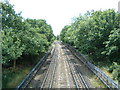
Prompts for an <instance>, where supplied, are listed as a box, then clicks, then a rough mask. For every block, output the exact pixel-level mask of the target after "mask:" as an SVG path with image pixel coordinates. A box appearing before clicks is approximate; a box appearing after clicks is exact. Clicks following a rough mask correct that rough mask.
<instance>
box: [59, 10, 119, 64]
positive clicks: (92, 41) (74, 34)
mask: <svg viewBox="0 0 120 90" xmlns="http://www.w3.org/2000/svg"><path fill="white" fill-rule="evenodd" d="M60 38H61V40H62V41H63V42H66V43H69V44H71V45H73V46H74V47H75V48H77V49H78V50H79V51H81V52H82V53H84V54H88V55H89V56H91V57H92V59H93V60H94V61H103V60H108V61H109V62H113V61H114V62H117V63H119V64H120V55H119V54H120V14H118V13H116V12H115V11H114V10H113V9H109V10H105V11H92V12H87V13H86V14H85V15H83V16H82V15H80V16H79V17H76V18H75V19H74V22H73V23H72V24H71V25H69V26H68V25H67V26H65V27H64V28H63V29H62V31H61V34H60Z"/></svg>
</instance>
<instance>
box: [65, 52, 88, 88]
mask: <svg viewBox="0 0 120 90" xmlns="http://www.w3.org/2000/svg"><path fill="white" fill-rule="evenodd" d="M67 52H68V51H67ZM71 53H72V52H71ZM72 54H73V53H72ZM68 58H69V57H68ZM73 64H74V65H75V62H73ZM75 69H76V71H77V72H79V73H78V75H79V77H78V79H79V81H80V82H81V84H82V87H84V88H85V89H86V90H89V86H88V85H87V83H86V81H85V79H84V77H83V76H82V74H81V72H80V71H79V70H78V67H75ZM78 88H79V87H78Z"/></svg>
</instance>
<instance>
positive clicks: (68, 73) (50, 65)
mask: <svg viewBox="0 0 120 90" xmlns="http://www.w3.org/2000/svg"><path fill="white" fill-rule="evenodd" d="M79 61H80V59H79V58H78V57H76V55H75V54H74V52H73V51H72V49H70V48H68V46H67V45H64V44H62V43H61V42H55V43H54V48H53V49H51V50H49V52H48V53H47V54H46V55H45V56H44V57H43V58H42V59H41V60H40V62H39V63H38V64H37V65H36V66H35V67H34V68H33V70H32V71H31V72H30V73H29V74H28V75H27V76H26V78H25V79H24V80H23V81H22V82H21V84H20V85H19V86H18V87H17V90H21V89H23V88H41V89H42V88H74V89H77V90H79V89H80V88H84V89H86V90H89V88H91V84H90V82H88V79H86V78H85V76H84V75H83V74H84V73H83V71H82V70H81V69H83V68H81V67H84V65H82V64H80V63H79ZM87 69H88V67H87ZM90 72H91V71H90ZM92 88H94V87H92Z"/></svg>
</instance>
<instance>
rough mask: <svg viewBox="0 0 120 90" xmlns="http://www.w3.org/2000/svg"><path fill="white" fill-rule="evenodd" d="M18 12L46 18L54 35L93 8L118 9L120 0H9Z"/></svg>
mask: <svg viewBox="0 0 120 90" xmlns="http://www.w3.org/2000/svg"><path fill="white" fill-rule="evenodd" d="M9 1H10V3H11V4H12V5H14V9H15V11H16V12H20V11H22V13H21V15H22V16H23V17H24V18H25V19H26V18H31V19H45V20H46V22H47V23H48V24H50V25H51V26H52V29H53V33H54V35H56V36H57V35H59V34H60V31H61V30H62V28H64V26H65V25H69V24H70V23H71V22H72V18H74V17H76V16H79V14H84V13H86V12H87V11H91V10H100V9H101V10H106V9H115V10H116V11H117V10H118V1H120V0H9Z"/></svg>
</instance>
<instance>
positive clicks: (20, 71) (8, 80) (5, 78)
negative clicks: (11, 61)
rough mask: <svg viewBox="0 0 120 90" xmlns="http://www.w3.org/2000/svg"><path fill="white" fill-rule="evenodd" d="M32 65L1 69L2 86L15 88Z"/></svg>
mask: <svg viewBox="0 0 120 90" xmlns="http://www.w3.org/2000/svg"><path fill="white" fill-rule="evenodd" d="M31 69H32V66H29V67H22V68H18V67H17V68H16V69H13V68H9V69H4V70H3V75H2V88H15V87H17V85H18V84H19V83H20V82H21V81H22V80H23V79H24V77H25V76H26V75H27V74H28V73H29V72H30V70H31Z"/></svg>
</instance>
